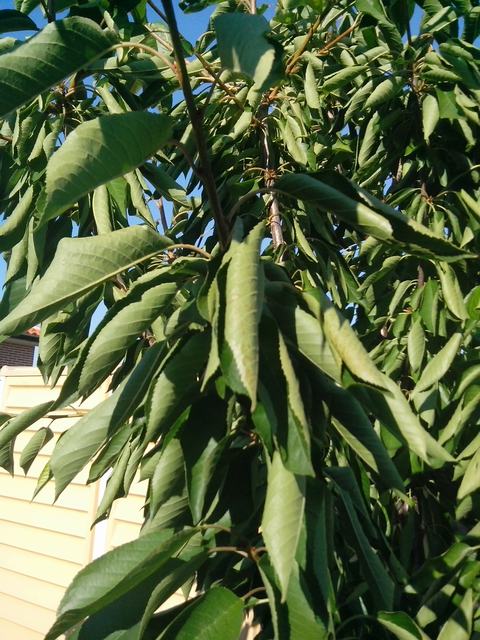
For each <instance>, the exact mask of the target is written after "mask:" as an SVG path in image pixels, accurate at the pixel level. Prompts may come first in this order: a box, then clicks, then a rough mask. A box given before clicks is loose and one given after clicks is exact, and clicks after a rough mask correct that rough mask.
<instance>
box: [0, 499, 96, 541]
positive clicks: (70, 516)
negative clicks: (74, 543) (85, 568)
mask: <svg viewBox="0 0 480 640" xmlns="http://www.w3.org/2000/svg"><path fill="white" fill-rule="evenodd" d="M0 504H1V509H2V510H1V512H0V513H1V516H0V521H2V520H3V521H5V520H6V521H8V522H16V523H17V524H19V525H23V526H24V527H28V528H33V529H44V530H46V531H55V532H59V533H65V534H68V535H71V536H74V537H75V538H85V537H86V536H88V534H89V530H90V521H89V518H88V514H86V513H85V512H82V511H77V510H73V509H65V508H63V507H58V506H56V505H55V506H53V507H52V506H49V505H45V504H39V503H37V502H30V503H28V502H25V501H23V500H17V499H15V498H3V499H2V500H1V502H0ZM0 535H1V534H0Z"/></svg>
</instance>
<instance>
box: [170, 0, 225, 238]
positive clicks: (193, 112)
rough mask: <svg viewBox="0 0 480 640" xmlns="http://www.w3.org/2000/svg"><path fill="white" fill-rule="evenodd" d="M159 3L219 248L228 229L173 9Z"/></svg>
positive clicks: (171, 6) (171, 5)
mask: <svg viewBox="0 0 480 640" xmlns="http://www.w3.org/2000/svg"><path fill="white" fill-rule="evenodd" d="M162 4H163V9H164V11H165V17H166V22H167V24H168V27H169V29H170V37H171V39H172V45H173V50H174V53H175V61H176V64H177V69H178V73H179V79H180V85H181V87H182V90H183V95H184V96H185V104H186V106H187V111H188V113H189V116H190V121H191V123H192V128H193V132H194V134H195V138H196V140H197V149H198V156H199V159H200V165H201V169H202V178H203V180H202V182H203V186H204V188H205V192H206V194H207V198H208V200H209V201H210V206H211V208H212V214H213V219H214V221H215V226H216V227H217V233H218V239H219V242H220V247H221V248H222V250H224V249H226V247H227V245H228V239H229V236H230V232H229V229H228V226H227V223H226V220H225V218H224V216H223V211H222V206H221V203H220V199H219V197H218V192H217V188H216V185H215V178H214V175H213V171H212V165H211V163H210V156H209V154H208V147H207V143H206V140H205V134H204V129H203V123H202V118H201V115H200V113H199V112H198V110H197V106H196V104H195V98H194V95H193V91H192V87H191V86H190V82H189V79H188V72H187V65H186V63H185V58H184V56H183V46H182V41H181V39H180V33H179V31H178V26H177V19H176V17H175V12H174V10H173V4H172V0H162Z"/></svg>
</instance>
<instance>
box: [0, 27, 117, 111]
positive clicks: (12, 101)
mask: <svg viewBox="0 0 480 640" xmlns="http://www.w3.org/2000/svg"><path fill="white" fill-rule="evenodd" d="M112 43H113V41H112V39H111V38H110V37H109V36H108V35H107V34H106V33H104V32H103V31H102V30H101V29H100V27H99V26H98V25H97V24H95V23H94V22H93V21H92V20H88V19H87V18H78V17H72V18H65V19H64V20H59V21H58V22H52V23H51V24H49V25H47V26H46V27H45V29H43V30H42V31H41V32H40V33H39V34H38V35H36V36H35V37H33V38H32V39H31V40H28V41H27V42H25V43H24V44H22V45H21V46H20V47H17V48H15V49H14V50H13V51H10V52H8V53H4V54H3V55H2V57H1V58H2V62H1V64H0V117H3V116H5V115H7V114H8V113H10V112H11V111H13V110H14V109H18V108H19V107H21V106H22V105H24V104H25V103H26V102H28V101H29V100H31V99H32V98H35V97H36V96H37V95H39V94H40V93H42V92H43V91H46V90H47V89H49V88H50V87H53V86H54V85H56V84H58V83H59V82H61V81H62V80H63V79H64V78H66V77H67V76H69V75H71V74H72V73H74V72H75V71H78V70H79V69H82V68H83V67H85V66H86V65H87V64H88V63H89V62H90V61H92V60H94V59H95V58H97V57H98V56H100V55H101V54H102V53H103V52H105V51H107V50H108V49H109V48H110V47H111V46H112Z"/></svg>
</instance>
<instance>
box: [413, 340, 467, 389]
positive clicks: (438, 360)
mask: <svg viewBox="0 0 480 640" xmlns="http://www.w3.org/2000/svg"><path fill="white" fill-rule="evenodd" d="M462 341H463V336H462V334H461V333H454V334H453V336H451V338H450V339H449V341H448V342H447V344H446V345H445V346H444V347H443V349H441V350H440V351H439V352H438V353H437V354H435V355H434V356H433V358H432V359H431V360H430V362H429V363H428V364H427V366H426V367H425V369H424V370H423V373H422V375H421V376H420V380H419V381H418V382H417V384H416V385H415V390H414V393H420V392H421V391H425V389H428V388H429V387H431V386H432V385H433V384H435V382H438V380H441V379H442V378H443V376H444V375H445V374H446V373H447V372H448V370H449V369H450V367H451V365H452V362H453V360H454V358H455V356H456V355H457V353H458V350H459V349H460V345H461V344H462Z"/></svg>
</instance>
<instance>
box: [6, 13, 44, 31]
mask: <svg viewBox="0 0 480 640" xmlns="http://www.w3.org/2000/svg"><path fill="white" fill-rule="evenodd" d="M12 31H37V25H36V24H35V23H34V21H33V20H32V19H31V18H29V17H28V16H27V15H25V14H24V13H22V12H21V11H16V10H15V9H2V10H1V11H0V33H8V32H12Z"/></svg>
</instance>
